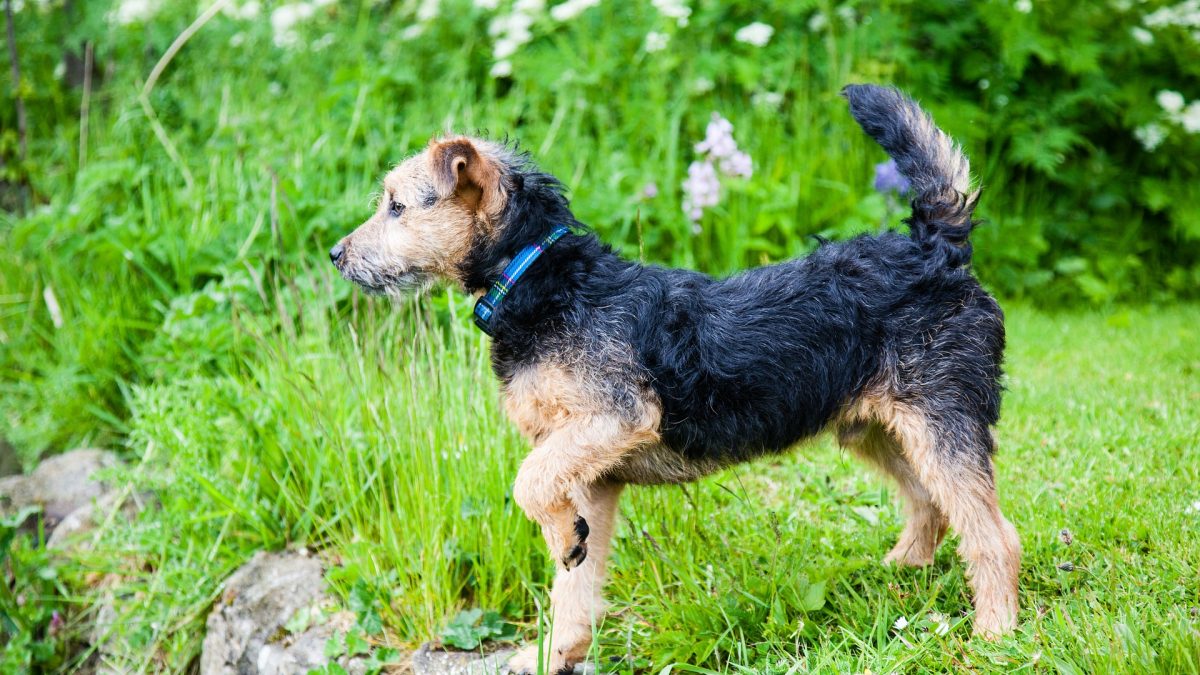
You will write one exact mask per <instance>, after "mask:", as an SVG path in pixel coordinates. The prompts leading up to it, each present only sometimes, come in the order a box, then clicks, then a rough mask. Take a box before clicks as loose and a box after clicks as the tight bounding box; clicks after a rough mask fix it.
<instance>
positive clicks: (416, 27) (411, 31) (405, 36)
mask: <svg viewBox="0 0 1200 675" xmlns="http://www.w3.org/2000/svg"><path fill="white" fill-rule="evenodd" d="M424 33H425V24H423V23H414V24H413V25H411V26H409V27H407V28H405V29H404V30H402V31H400V39H401V40H415V39H417V38H419V37H421V35H422V34H424Z"/></svg>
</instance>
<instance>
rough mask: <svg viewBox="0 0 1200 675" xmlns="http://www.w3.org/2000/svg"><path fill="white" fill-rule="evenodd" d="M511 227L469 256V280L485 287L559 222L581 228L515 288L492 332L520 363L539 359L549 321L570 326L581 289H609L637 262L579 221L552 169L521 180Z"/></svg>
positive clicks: (511, 205)
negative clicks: (615, 275) (609, 281)
mask: <svg viewBox="0 0 1200 675" xmlns="http://www.w3.org/2000/svg"><path fill="white" fill-rule="evenodd" d="M501 222H502V223H503V227H502V228H501V230H500V232H499V235H498V236H496V237H495V239H494V240H485V241H478V242H476V245H475V246H473V247H472V250H471V252H470V254H469V255H468V256H467V258H466V260H465V261H464V263H463V265H462V267H461V269H460V273H461V279H462V281H463V285H464V286H465V287H466V289H467V290H468V291H470V292H473V293H479V292H484V291H486V290H487V289H489V288H490V287H491V285H492V284H493V283H495V281H496V280H497V279H498V278H499V277H500V274H501V272H502V271H503V270H504V268H505V266H506V265H507V264H508V263H509V262H510V261H511V260H512V259H513V256H515V255H516V254H517V252H518V251H520V250H521V249H522V248H524V247H525V246H528V245H529V244H535V243H537V242H538V241H540V240H542V239H543V238H544V237H545V236H546V235H547V234H549V233H550V232H551V231H552V230H553V229H554V228H555V227H557V226H559V225H565V226H567V227H570V228H571V229H572V230H575V231H576V232H577V233H576V234H568V235H566V236H564V237H562V238H561V239H560V240H558V242H557V243H555V244H554V245H553V246H552V247H550V248H549V249H548V250H546V251H545V252H544V253H543V254H542V255H541V256H540V257H539V258H538V259H537V261H536V262H535V263H534V264H533V265H532V266H531V267H530V268H529V270H528V271H527V272H526V273H525V274H524V276H522V277H521V279H520V281H519V282H518V283H517V284H515V285H514V286H513V288H512V290H510V291H509V293H508V295H507V296H506V297H505V299H504V302H503V309H502V310H501V311H498V312H497V313H496V315H495V316H494V318H493V324H492V326H491V331H492V333H493V338H494V340H495V345H496V349H497V351H498V352H501V353H503V354H507V355H509V356H508V358H510V359H516V360H518V361H522V360H526V359H531V358H536V356H537V351H538V349H539V344H540V342H541V339H540V336H542V335H547V334H549V331H546V330H545V328H546V326H551V325H558V326H561V325H562V320H563V319H564V318H565V315H567V314H568V313H570V312H571V311H572V310H574V309H577V307H578V306H579V302H578V298H579V294H580V293H581V292H585V291H588V290H589V289H590V290H595V289H594V287H595V286H596V285H599V286H603V285H604V284H605V279H606V278H607V277H609V276H610V274H611V272H612V271H613V270H614V269H616V268H617V267H623V266H627V265H630V264H632V263H628V262H626V261H623V260H621V259H620V258H618V257H617V255H616V254H615V253H613V252H612V250H611V249H609V248H608V247H607V246H606V245H604V244H603V243H601V242H600V240H599V239H598V238H597V237H596V236H595V235H593V234H591V233H590V232H587V228H586V227H585V226H584V225H583V224H581V223H580V222H579V221H577V220H576V219H575V216H574V214H572V213H571V210H570V208H569V206H568V203H567V200H566V198H564V197H563V196H562V194H561V192H560V187H559V185H558V183H557V182H556V181H555V180H554V179H553V178H552V177H550V176H547V175H544V174H524V175H521V176H519V177H517V180H516V181H515V182H514V184H513V185H512V189H511V190H510V191H509V199H508V203H507V206H506V208H505V212H504V214H503V216H502V217H501Z"/></svg>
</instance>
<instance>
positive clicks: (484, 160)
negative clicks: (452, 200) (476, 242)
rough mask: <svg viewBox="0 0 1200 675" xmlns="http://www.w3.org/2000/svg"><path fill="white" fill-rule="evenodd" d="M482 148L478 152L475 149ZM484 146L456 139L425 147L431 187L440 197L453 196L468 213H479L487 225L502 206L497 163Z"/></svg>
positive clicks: (498, 165)
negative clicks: (430, 170)
mask: <svg viewBox="0 0 1200 675" xmlns="http://www.w3.org/2000/svg"><path fill="white" fill-rule="evenodd" d="M480 147H483V148H485V150H484V152H480V150H479V148H480ZM486 147H487V146H486V145H485V144H482V143H479V142H478V141H473V140H471V139H469V138H466V137H463V136H459V137H457V138H452V139H447V140H434V141H431V142H430V144H429V149H428V151H427V152H428V154H429V164H430V167H431V169H432V172H433V177H434V186H435V187H436V188H437V191H438V195H439V196H442V197H449V196H452V195H453V196H455V197H456V198H457V199H459V200H460V201H461V202H462V204H463V205H464V206H465V207H466V208H467V209H468V210H470V211H471V212H473V213H479V212H482V214H483V215H482V217H481V218H480V222H481V223H483V224H485V225H490V224H491V223H493V222H495V220H496V219H497V218H498V217H499V215H500V211H501V209H503V207H504V188H503V185H502V184H501V182H500V164H499V162H498V161H497V160H496V158H494V157H491V156H489V153H488V152H487V149H486Z"/></svg>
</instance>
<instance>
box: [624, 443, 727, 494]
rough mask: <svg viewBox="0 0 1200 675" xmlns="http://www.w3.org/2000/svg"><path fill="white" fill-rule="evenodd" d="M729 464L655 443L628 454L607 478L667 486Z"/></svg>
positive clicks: (700, 476)
mask: <svg viewBox="0 0 1200 675" xmlns="http://www.w3.org/2000/svg"><path fill="white" fill-rule="evenodd" d="M729 464H730V462H722V461H718V460H715V459H707V458H702V459H692V458H689V457H687V456H685V455H684V454H683V453H680V452H678V451H676V450H672V449H671V448H669V447H667V446H665V445H663V444H661V443H656V444H654V445H648V446H644V447H641V448H639V449H637V450H635V451H633V452H632V453H630V454H629V455H628V456H626V457H625V458H624V459H623V460H622V462H621V464H620V465H619V466H617V467H616V468H615V469H613V470H612V471H610V472H609V473H608V477H609V478H612V479H614V480H617V481H620V482H622V483H632V484H634V485H670V484H674V483H686V482H688V481H693V480H696V479H697V478H702V477H704V476H707V475H708V474H710V473H713V472H715V471H719V470H720V469H722V468H724V467H725V466H728V465H729Z"/></svg>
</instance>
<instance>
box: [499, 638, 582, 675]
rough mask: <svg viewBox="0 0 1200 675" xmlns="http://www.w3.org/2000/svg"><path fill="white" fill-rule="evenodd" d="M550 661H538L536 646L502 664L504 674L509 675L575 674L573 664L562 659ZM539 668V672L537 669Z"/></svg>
mask: <svg viewBox="0 0 1200 675" xmlns="http://www.w3.org/2000/svg"><path fill="white" fill-rule="evenodd" d="M557 661H559V662H558V663H555V659H550V658H547V657H545V656H543V657H542V658H541V659H538V646H537V645H536V644H532V645H528V646H526V647H524V648H523V649H521V651H519V652H517V653H516V654H514V655H513V657H512V658H511V659H509V660H508V663H506V664H504V672H506V673H509V674H510V675H538V674H539V673H549V674H551V675H568V674H569V673H573V672H575V664H574V663H569V662H566V661H564V660H562V659H557ZM539 666H541V670H539V669H538V667H539Z"/></svg>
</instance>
